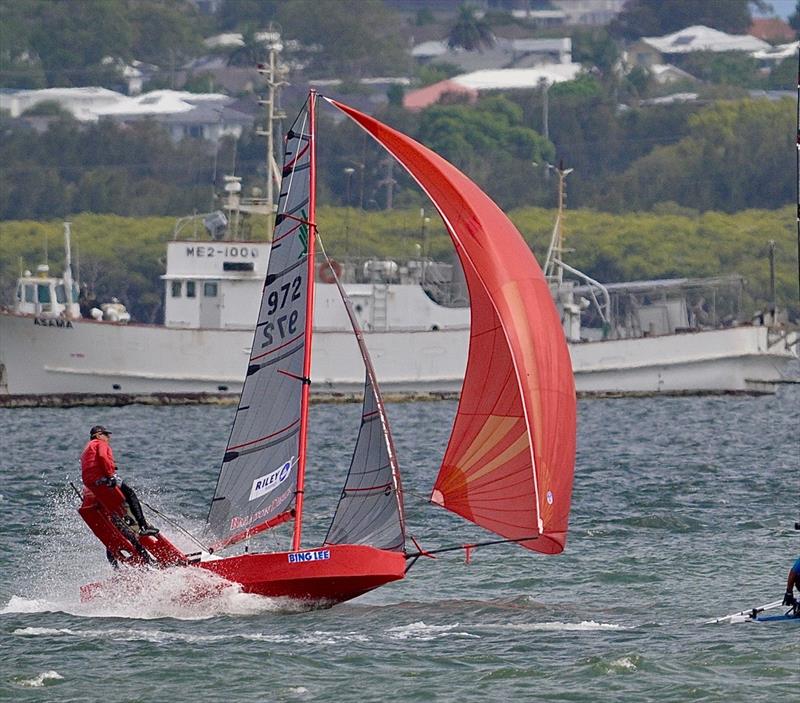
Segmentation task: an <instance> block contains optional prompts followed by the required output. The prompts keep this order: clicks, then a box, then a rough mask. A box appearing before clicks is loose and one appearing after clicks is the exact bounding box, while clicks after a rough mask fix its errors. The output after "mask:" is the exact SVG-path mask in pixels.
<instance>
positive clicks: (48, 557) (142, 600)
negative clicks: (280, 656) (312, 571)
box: [0, 491, 309, 620]
mask: <svg viewBox="0 0 800 703" xmlns="http://www.w3.org/2000/svg"><path fill="white" fill-rule="evenodd" d="M75 508H76V505H75V499H74V496H72V495H71V494H69V493H67V492H66V491H63V492H60V493H58V494H55V495H51V496H50V499H49V501H48V509H47V510H45V511H43V513H42V516H43V517H42V518H41V523H42V524H40V525H35V526H34V530H33V535H32V537H31V539H30V540H29V541H28V542H27V543H26V544H25V545H23V546H22V547H21V549H20V556H21V557H22V558H21V561H20V563H21V564H23V566H22V567H21V568H20V570H19V571H18V573H17V574H15V579H14V581H15V583H14V584H13V586H12V587H11V589H10V591H11V593H12V594H14V595H12V596H11V598H10V600H9V601H8V602H7V603H5V604H2V603H0V615H9V614H15V613H31V614H32V613H48V612H61V613H67V614H70V615H76V616H79V617H100V618H133V619H142V620H149V619H154V618H175V619H181V620H198V619H207V618H212V617H217V616H224V615H233V616H241V615H256V614H260V613H264V612H296V611H302V610H307V609H308V607H309V606H307V605H304V604H301V603H299V602H296V601H290V600H288V599H282V598H267V597H263V596H257V595H253V594H248V593H244V592H242V589H241V587H240V586H239V585H238V584H234V583H231V582H230V581H227V580H225V579H223V578H221V577H219V576H217V575H215V574H213V573H211V572H208V571H206V570H205V569H197V568H194V567H172V568H166V569H134V568H122V569H120V570H118V571H113V570H112V569H111V567H110V566H109V564H108V562H107V561H106V559H105V555H104V552H103V549H102V547H101V546H99V545H98V543H97V541H96V540H95V538H94V536H93V535H92V534H91V532H89V530H87V529H85V528H84V527H83V525H81V524H80V522H79V518H78V516H77V514H76V513H75ZM45 516H46V517H45ZM170 536H171V535H170ZM176 537H177V539H176V541H177V542H180V541H181V535H177V536H176ZM90 584H91V585H90ZM87 585H90V588H89V591H90V596H91V597H90V598H89V599H87V600H82V598H81V589H82V588H84V590H85V587H86V586H87Z"/></svg>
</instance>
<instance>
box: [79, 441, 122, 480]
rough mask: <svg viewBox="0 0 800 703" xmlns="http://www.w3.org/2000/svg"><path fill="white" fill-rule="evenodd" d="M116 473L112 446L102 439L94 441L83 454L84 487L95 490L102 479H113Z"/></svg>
mask: <svg viewBox="0 0 800 703" xmlns="http://www.w3.org/2000/svg"><path fill="white" fill-rule="evenodd" d="M115 471H116V465H115V464H114V452H112V451H111V445H110V444H109V443H108V442H105V441H103V440H102V439H92V440H90V441H89V444H87V445H86V448H85V449H84V450H83V454H81V475H82V478H83V485H84V486H86V487H87V488H88V489H90V490H94V489H95V486H96V484H97V481H98V480H99V479H101V478H111V476H113V475H114V472H115Z"/></svg>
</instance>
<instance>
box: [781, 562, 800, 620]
mask: <svg viewBox="0 0 800 703" xmlns="http://www.w3.org/2000/svg"><path fill="white" fill-rule="evenodd" d="M795 588H796V589H797V590H798V591H800V558H798V559H797V561H795V563H794V565H793V566H792V568H791V569H789V578H787V579H786V593H785V594H784V595H783V604H784V605H788V606H791V607H793V608H794V612H795V614H797V615H800V602H798V600H797V598H795V596H794V589H795Z"/></svg>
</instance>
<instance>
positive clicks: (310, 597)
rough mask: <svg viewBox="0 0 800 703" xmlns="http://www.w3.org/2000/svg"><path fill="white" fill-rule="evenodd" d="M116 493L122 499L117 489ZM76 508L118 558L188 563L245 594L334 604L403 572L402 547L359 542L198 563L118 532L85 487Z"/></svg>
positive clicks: (88, 594) (88, 593)
mask: <svg viewBox="0 0 800 703" xmlns="http://www.w3.org/2000/svg"><path fill="white" fill-rule="evenodd" d="M114 490H116V491H118V490H119V489H114ZM104 497H105V496H104ZM119 498H120V501H119V502H120V504H121V503H122V500H121V494H120V496H119ZM113 508H114V509H117V508H119V506H118V505H114V506H113ZM78 512H79V513H80V516H81V517H82V518H83V519H84V521H85V522H86V524H87V525H88V526H89V527H90V529H91V530H92V532H94V534H95V535H96V536H97V538H98V539H99V540H100V541H101V542H102V543H103V544H104V545H105V546H106V549H108V551H109V553H110V554H111V555H112V556H113V557H114V558H115V559H117V561H119V562H120V563H123V564H126V565H129V566H146V565H148V564H149V565H152V566H159V567H168V566H176V565H186V564H187V563H188V564H190V565H191V566H194V567H196V568H201V569H205V570H207V571H210V572H211V573H214V574H216V575H218V576H221V577H222V578H224V579H227V580H228V581H231V582H233V583H236V584H239V585H240V586H241V587H242V590H243V591H245V592H246V593H255V594H258V595H261V596H271V597H273V598H274V597H286V598H292V599H294V600H304V601H319V602H324V603H327V604H330V605H333V604H335V603H341V602H342V601H346V600H350V599H351V598H356V597H357V596H360V595H362V594H364V593H366V592H367V591H371V590H372V589H373V588H377V587H378V586H382V585H384V584H386V583H390V582H391V581H398V580H399V579H401V578H403V576H405V569H406V560H405V555H404V554H403V553H402V552H389V551H386V550H383V549H377V548H375V547H369V546H366V545H358V544H338V545H328V546H326V547H321V548H319V549H306V550H300V551H292V552H273V553H269V554H242V555H240V556H235V557H226V558H223V559H213V560H211V561H203V562H199V561H189V560H188V559H187V557H186V556H185V555H184V554H183V553H182V552H181V551H180V550H178V549H177V548H176V547H175V546H174V545H173V544H172V543H171V542H169V540H167V539H166V538H165V537H164V536H163V535H161V534H159V535H157V536H156V537H140V536H138V535H136V534H134V533H132V532H131V531H130V530H128V531H127V532H128V533H127V534H125V533H123V531H121V530H120V528H119V526H118V525H117V524H115V521H114V518H113V517H112V513H111V510H110V509H109V507H108V506H106V505H103V504H101V503H100V502H99V501H98V500H97V497H96V496H94V495H93V494H91V493H90V492H89V491H87V492H86V495H85V496H84V503H83V505H82V506H81V508H80V509H79V510H78ZM117 522H119V521H118V520H117ZM137 542H138V544H137ZM138 545H141V547H143V548H144V549H145V550H147V551H146V553H142V552H140V551H139V549H138V548H137V547H138ZM102 588H103V583H93V584H87V585H86V586H83V587H82V588H81V598H82V599H83V600H90V599H91V598H93V597H95V596H96V595H97V594H98V593H99V592H101V591H102Z"/></svg>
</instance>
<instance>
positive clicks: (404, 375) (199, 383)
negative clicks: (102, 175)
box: [0, 313, 797, 405]
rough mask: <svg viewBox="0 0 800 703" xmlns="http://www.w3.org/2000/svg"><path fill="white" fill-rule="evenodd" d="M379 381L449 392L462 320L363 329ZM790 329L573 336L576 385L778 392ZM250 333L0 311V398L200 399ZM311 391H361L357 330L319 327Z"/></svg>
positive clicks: (233, 383)
mask: <svg viewBox="0 0 800 703" xmlns="http://www.w3.org/2000/svg"><path fill="white" fill-rule="evenodd" d="M365 337H366V341H367V345H368V347H369V349H370V352H371V354H372V357H373V359H374V363H375V367H376V371H377V374H378V377H379V378H380V379H381V387H382V388H383V389H384V391H385V393H386V394H387V395H388V396H389V397H391V396H393V395H401V396H409V395H410V396H413V395H415V394H426V393H428V394H455V393H458V391H459V390H460V387H461V381H462V378H463V374H464V368H465V364H466V353H467V346H468V344H469V330H468V329H466V328H445V329H439V330H431V329H425V330H407V329H406V330H397V331H386V332H366V333H365ZM793 339H794V336H793V335H790V338H789V339H787V338H780V337H778V336H776V335H774V334H773V333H772V332H770V330H769V329H768V328H767V327H761V326H742V327H733V328H728V329H721V330H708V331H702V332H687V333H684V334H672V335H662V336H655V337H644V338H637V339H620V340H609V341H603V342H587V343H582V344H572V345H570V354H571V356H572V364H573V371H574V373H575V385H576V389H577V392H578V394H579V395H583V396H591V395H601V396H602V395H652V394H682V393H698V394H699V393H751V394H764V393H767V394H768V393H774V392H775V390H776V387H777V384H778V383H780V382H782V381H783V380H785V376H786V372H787V367H788V366H789V364H790V363H791V362H792V361H794V360H796V359H797V357H796V356H795V354H794V353H793V352H792V351H791V350H792V349H796V347H797V345H796V344H795V345H794V346H792V341H793ZM252 342H253V333H252V331H250V330H223V329H181V328H168V327H163V326H160V325H138V324H128V325H120V324H114V323H108V322H96V321H92V320H74V321H69V322H67V321H64V320H47V319H44V318H37V317H35V316H31V315H16V314H9V313H0V404H3V405H47V404H82V403H104V404H115V403H119V404H122V403H126V402H165V403H168V402H198V401H203V400H209V399H219V398H226V397H229V398H235V397H237V396H238V394H239V392H240V391H241V384H242V379H243V377H244V373H245V370H246V366H247V359H248V356H249V352H250V347H251V344H252ZM315 351H316V354H315V358H314V365H313V367H312V380H313V382H314V387H313V388H314V393H315V394H316V395H317V397H319V398H323V397H325V396H326V394H327V395H328V396H330V397H336V396H339V395H345V396H347V395H350V394H353V395H357V394H359V393H360V392H361V391H362V390H363V383H364V378H363V365H362V363H361V361H360V355H359V354H358V350H357V347H356V343H355V339H354V337H353V335H352V333H348V332H346V331H344V330H342V331H337V330H325V329H321V330H317V332H316V333H315Z"/></svg>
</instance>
